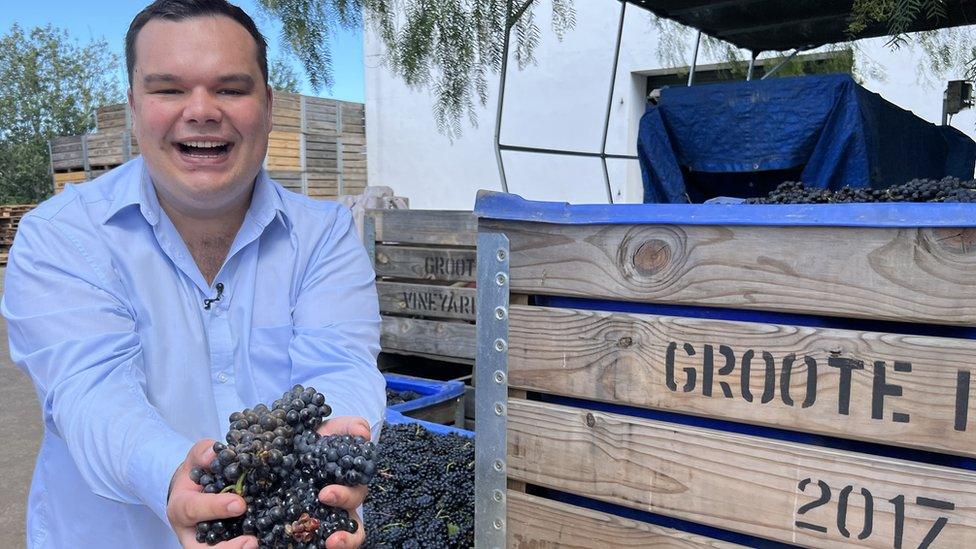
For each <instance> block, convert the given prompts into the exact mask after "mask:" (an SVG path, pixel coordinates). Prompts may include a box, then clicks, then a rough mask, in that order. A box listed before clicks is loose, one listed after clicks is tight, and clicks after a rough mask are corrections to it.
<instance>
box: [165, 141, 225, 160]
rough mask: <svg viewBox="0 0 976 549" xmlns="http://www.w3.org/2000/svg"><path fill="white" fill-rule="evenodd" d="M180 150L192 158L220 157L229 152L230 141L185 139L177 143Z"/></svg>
mask: <svg viewBox="0 0 976 549" xmlns="http://www.w3.org/2000/svg"><path fill="white" fill-rule="evenodd" d="M177 146H178V147H179V149H180V152H181V153H183V154H185V155H188V156H192V157H194V158H220V157H221V156H224V155H226V154H227V153H228V152H230V149H231V147H232V146H233V145H232V144H231V143H228V142H226V141H186V142H183V143H177Z"/></svg>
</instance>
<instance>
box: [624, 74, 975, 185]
mask: <svg viewBox="0 0 976 549" xmlns="http://www.w3.org/2000/svg"><path fill="white" fill-rule="evenodd" d="M637 154H638V157H639V159H640V165H641V174H642V176H643V179H644V202H648V203H653V202H669V203H684V202H686V201H688V200H689V199H690V201H692V202H701V201H702V200H704V199H708V198H711V197H714V196H718V195H721V194H726V195H728V194H731V195H733V196H761V195H763V194H766V193H767V192H768V191H769V190H771V189H773V188H775V187H776V185H778V184H779V183H781V182H783V181H803V182H804V183H805V184H806V185H807V186H808V187H812V188H819V189H825V188H826V189H839V188H841V187H843V186H845V185H850V186H851V187H871V188H885V187H889V186H891V185H895V184H900V183H904V182H906V181H909V180H911V179H914V178H916V177H925V178H932V179H941V178H943V177H945V176H947V175H952V176H955V177H959V178H961V179H964V180H965V179H971V178H972V176H973V166H974V163H976V143H974V142H973V140H972V139H970V138H969V137H967V136H966V135H965V134H963V133H962V132H960V131H959V130H957V129H955V128H951V127H946V126H936V125H935V124H932V123H929V122H926V121H925V120H922V119H921V118H919V117H918V116H915V115H914V114H912V113H911V112H909V111H907V110H904V109H901V108H899V107H898V106H896V105H894V104H892V103H890V102H888V101H886V100H885V99H883V98H882V97H881V96H880V95H878V94H875V93H872V92H870V91H868V90H867V89H865V88H863V87H862V86H860V85H858V84H857V82H855V81H854V79H853V78H852V77H851V76H850V75H845V74H831V75H818V76H802V77H792V78H771V79H768V80H752V81H747V82H728V83H717V84H710V85H708V86H676V87H672V88H666V89H664V90H662V91H661V101H660V103H659V104H657V105H652V106H650V107H649V108H648V109H647V112H646V113H645V114H644V116H643V117H641V121H640V128H639V130H638V138H637Z"/></svg>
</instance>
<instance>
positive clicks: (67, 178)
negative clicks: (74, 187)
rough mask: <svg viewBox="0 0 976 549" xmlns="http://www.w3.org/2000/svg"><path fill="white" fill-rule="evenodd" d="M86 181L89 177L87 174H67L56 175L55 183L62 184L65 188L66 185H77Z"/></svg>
mask: <svg viewBox="0 0 976 549" xmlns="http://www.w3.org/2000/svg"><path fill="white" fill-rule="evenodd" d="M85 180H87V175H86V174H85V172H65V173H56V174H54V182H55V183H61V185H62V186H64V184H65V183H77V182H79V181H85Z"/></svg>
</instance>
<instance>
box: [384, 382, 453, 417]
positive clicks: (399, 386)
mask: <svg viewBox="0 0 976 549" xmlns="http://www.w3.org/2000/svg"><path fill="white" fill-rule="evenodd" d="M383 377H384V378H386V387H387V388H388V389H391V390H393V391H397V392H403V391H413V392H415V393H420V394H421V395H423V396H421V397H420V398H416V399H413V400H410V401H407V402H403V403H401V404H394V405H393V406H388V407H387V408H389V409H391V410H396V411H397V412H401V413H406V412H412V411H414V410H421V409H423V408H427V407H430V406H436V405H437V404H440V403H442V402H447V401H449V400H453V399H455V398H458V397H459V396H461V395H463V394H464V383H462V382H460V381H436V380H433V379H423V378H419V377H411V376H402V375H398V374H383Z"/></svg>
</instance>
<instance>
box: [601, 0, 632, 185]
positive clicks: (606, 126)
mask: <svg viewBox="0 0 976 549" xmlns="http://www.w3.org/2000/svg"><path fill="white" fill-rule="evenodd" d="M626 15H627V2H625V1H623V0H621V2H620V22H619V23H617V42H616V45H615V46H614V49H613V68H612V69H611V70H610V92H609V93H608V94H607V116H606V118H604V119H603V143H602V145H601V146H600V163H601V164H602V165H603V182H604V183H605V184H606V186H607V203H608V204H613V189H611V188H610V170H608V169H607V135H608V134H609V133H610V110H611V109H612V107H613V90H614V86H615V85H616V83H617V63H618V62H619V61H620V39H621V37H622V36H623V34H624V17H625V16H626Z"/></svg>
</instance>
